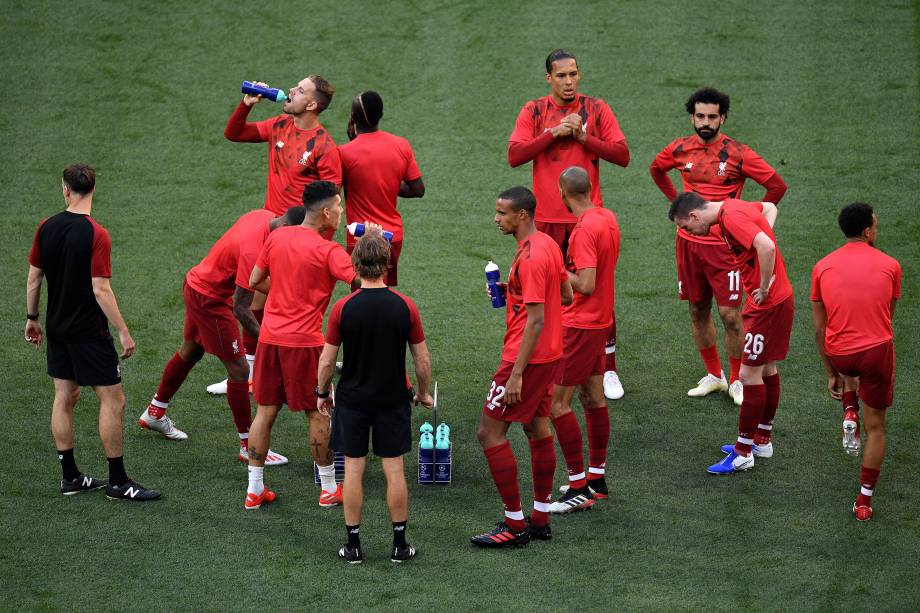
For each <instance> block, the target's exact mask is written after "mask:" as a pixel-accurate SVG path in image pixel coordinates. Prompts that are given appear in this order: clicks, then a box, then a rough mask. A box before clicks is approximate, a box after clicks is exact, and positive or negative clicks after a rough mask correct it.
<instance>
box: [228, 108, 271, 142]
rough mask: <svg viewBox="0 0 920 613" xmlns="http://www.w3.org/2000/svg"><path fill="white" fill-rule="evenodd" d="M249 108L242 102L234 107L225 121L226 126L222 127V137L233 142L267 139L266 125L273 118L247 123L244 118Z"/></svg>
mask: <svg viewBox="0 0 920 613" xmlns="http://www.w3.org/2000/svg"><path fill="white" fill-rule="evenodd" d="M251 110H252V107H251V106H246V105H245V104H243V103H242V102H240V104H239V106H237V107H236V109H234V111H233V114H232V115H230V119H229V120H228V121H227V127H226V128H224V137H226V139H227V140H230V141H233V142H235V143H264V142H265V141H267V140H268V126H269V124H271V122H272V121H274V118H272V119H267V120H265V121H256V122H253V123H247V122H246V118H247V117H248V116H249V111H251Z"/></svg>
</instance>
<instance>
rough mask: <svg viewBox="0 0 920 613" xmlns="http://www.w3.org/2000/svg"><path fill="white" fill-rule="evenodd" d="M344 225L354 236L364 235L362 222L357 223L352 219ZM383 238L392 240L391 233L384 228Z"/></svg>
mask: <svg viewBox="0 0 920 613" xmlns="http://www.w3.org/2000/svg"><path fill="white" fill-rule="evenodd" d="M345 227H346V228H348V233H349V234H351V235H352V236H354V237H355V238H360V237H362V236H364V224H363V223H358V222H357V221H353V222H351V223H350V224H348V225H347V226H345ZM383 238H385V239H387V241H389V242H392V241H393V233H392V232H388V231H387V230H384V231H383Z"/></svg>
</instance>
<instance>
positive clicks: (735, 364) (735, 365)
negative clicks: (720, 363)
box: [728, 356, 741, 383]
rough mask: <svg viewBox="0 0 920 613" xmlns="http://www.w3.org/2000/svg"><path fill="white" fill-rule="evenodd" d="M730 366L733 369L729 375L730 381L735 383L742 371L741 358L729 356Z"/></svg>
mask: <svg viewBox="0 0 920 613" xmlns="http://www.w3.org/2000/svg"><path fill="white" fill-rule="evenodd" d="M728 365H729V366H728V368H729V369H730V370H731V374H730V375H729V377H728V382H729V383H734V382H735V381H737V380H738V377H739V373H740V372H741V358H733V357H732V356H728Z"/></svg>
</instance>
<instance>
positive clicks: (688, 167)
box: [684, 162, 693, 170]
mask: <svg viewBox="0 0 920 613" xmlns="http://www.w3.org/2000/svg"><path fill="white" fill-rule="evenodd" d="M691 168H693V162H687V165H686V166H684V170H690V169H691Z"/></svg>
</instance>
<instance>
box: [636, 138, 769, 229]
mask: <svg viewBox="0 0 920 613" xmlns="http://www.w3.org/2000/svg"><path fill="white" fill-rule="evenodd" d="M652 166H653V167H656V168H658V169H659V170H661V171H663V172H668V171H669V170H672V169H674V168H677V169H679V171H680V178H681V180H682V181H683V191H686V192H695V193H697V194H699V195H700V196H702V197H703V198H705V199H706V200H709V201H711V202H720V201H722V200H726V199H737V198H741V192H742V190H744V182H745V180H746V179H748V178H750V179H753V180H754V181H756V182H757V183H760V184H764V183H766V182H767V181H769V180H770V177H772V176H773V175H774V174H776V171H775V170H774V169H773V167H772V166H770V165H769V164H767V163H766V162H765V161H764V159H763V158H762V157H760V156H759V155H757V154H756V153H755V152H754V150H753V149H751V148H750V147H748V146H747V145H745V144H744V143H739V142H738V141H736V140H735V139H733V138H729V137H728V136H725V135H724V134H721V135H719V137H718V138H717V139H716V140H715V141H713V142H711V143H708V144H707V143H704V142H703V141H702V140H700V138H699V137H698V136H696V135H695V134H694V135H691V136H685V137H683V138H678V139H677V140H675V141H674V142H672V143H671V144H670V145H668V146H667V147H665V148H664V150H662V151H661V153H659V154H658V155H657V156H656V157H655V160H654V162H652ZM677 233H678V235H680V236H682V237H683V238H685V239H687V240H689V241H693V242H695V243H710V244H719V243H721V242H722V238H721V235H720V228H719V226H718V225H713V226H712V228H711V229H710V231H709V234H708V235H707V236H695V235H693V234H690V233H689V232H686V231H684V230H683V229H681V228H678V230H677Z"/></svg>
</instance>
